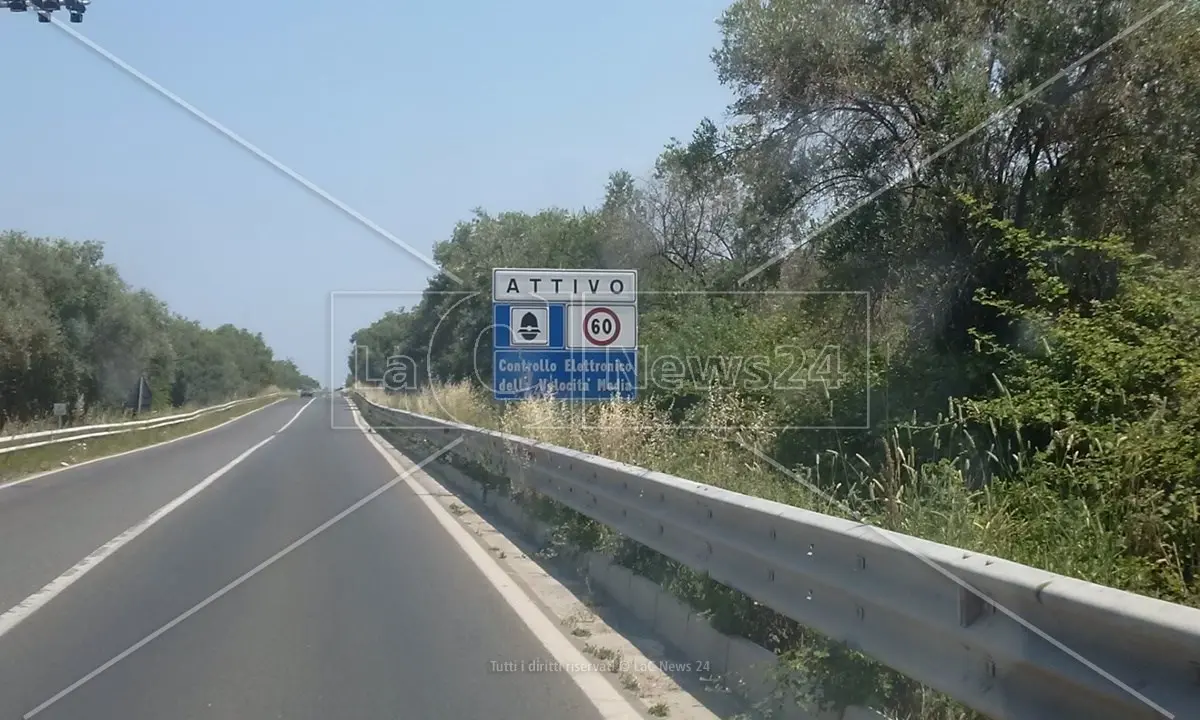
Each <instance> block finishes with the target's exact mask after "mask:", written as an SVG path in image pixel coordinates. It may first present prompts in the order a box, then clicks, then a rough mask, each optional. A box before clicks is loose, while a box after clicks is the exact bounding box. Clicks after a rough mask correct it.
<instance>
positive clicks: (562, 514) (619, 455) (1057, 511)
mask: <svg viewBox="0 0 1200 720" xmlns="http://www.w3.org/2000/svg"><path fill="white" fill-rule="evenodd" d="M359 392H360V393H362V395H363V396H364V397H366V398H367V399H369V400H371V401H373V402H376V403H379V404H382V405H387V406H391V407H396V408H399V409H404V410H408V411H411V412H418V413H421V414H424V415H429V416H435V417H441V418H444V419H450V420H455V421H457V422H463V423H467V424H471V425H476V426H479V427H486V428H490V429H494V430H500V431H503V432H506V433H511V434H514V435H520V436H524V437H529V438H534V439H537V440H541V441H544V442H548V443H553V444H556V445H560V446H563V447H568V448H572V449H576V450H580V451H583V452H588V453H591V454H595V455H599V456H602V457H607V458H610V459H613V460H618V461H622V462H627V463H630V464H634V465H638V466H641V467H645V468H649V469H653V470H658V471H660V472H665V473H669V474H672V475H676V476H679V477H683V478H687V479H690V480H695V481H698V482H703V483H706V484H709V485H714V486H717V487H721V488H724V489H728V490H732V491H735V492H739V493H743V494H746V495H752V496H756V497H762V498H766V499H770V500H774V501H777V502H781V503H786V504H789V505H793V506H797V507H803V508H806V509H810V510H814V511H817V512H821V513H825V514H828V515H833V516H839V517H845V518H851V519H856V520H864V521H867V522H870V523H871V524H874V525H876V526H879V527H883V528H886V529H889V530H894V531H897V532H901V533H905V534H907V535H912V536H916V537H920V538H924V539H927V540H932V541H935V542H939V543H944V544H946V545H952V546H955V547H961V548H964V549H968V550H972V551H975V552H980V553H986V554H989V555H994V556H998V557H1002V558H1005V559H1008V560H1012V561H1014V562H1019V563H1023V564H1026V565H1030V566H1033V567H1038V568H1042V569H1045V570H1048V571H1051V572H1055V573H1059V574H1062V575H1067V576H1071V577H1076V578H1080V579H1083V580H1088V581H1091V582H1095V583H1099V584H1103V585H1107V586H1110V587H1116V588H1119V589H1123V590H1127V591H1130V592H1137V593H1140V594H1144V595H1149V596H1152V597H1160V598H1162V599H1166V600H1170V601H1173V602H1182V603H1184V604H1189V605H1193V606H1196V605H1200V603H1198V602H1197V601H1198V600H1200V599H1198V598H1196V597H1195V595H1188V594H1186V593H1184V594H1182V595H1181V594H1178V593H1169V592H1164V590H1163V587H1162V585H1161V584H1160V583H1158V582H1156V580H1155V576H1154V573H1153V572H1152V570H1153V569H1154V568H1152V567H1151V566H1152V565H1154V564H1156V561H1155V560H1153V559H1151V558H1146V557H1137V556H1132V555H1131V554H1130V553H1129V551H1128V549H1127V545H1126V543H1125V542H1124V540H1125V536H1124V533H1125V531H1126V528H1123V527H1112V526H1109V525H1106V524H1105V523H1103V522H1101V521H1100V520H1099V519H1098V517H1099V513H1097V512H1095V506H1094V504H1093V505H1089V504H1088V503H1086V502H1084V501H1082V500H1078V499H1072V498H1069V497H1066V498H1064V497H1061V496H1059V495H1057V494H1054V493H1050V492H1046V491H1042V490H1039V489H1038V488H1037V487H1022V486H1014V485H1012V484H998V485H996V486H990V485H985V486H984V487H983V488H982V489H971V488H972V482H971V479H972V471H973V467H972V458H971V457H970V456H969V454H966V453H964V454H963V455H962V456H959V457H950V458H947V457H945V456H943V457H940V458H938V459H936V460H929V461H924V460H923V459H922V457H921V455H922V451H920V450H918V449H917V448H919V447H923V444H922V443H921V441H920V438H919V437H917V435H916V434H915V433H914V434H906V433H902V432H901V431H900V430H894V431H892V434H891V436H890V437H886V438H883V439H882V442H883V443H884V445H885V446H886V448H887V453H886V457H887V459H886V461H884V462H883V463H881V464H880V465H879V466H871V465H870V464H869V463H868V462H867V461H866V460H865V459H864V458H862V457H861V456H858V455H854V456H851V457H846V456H845V455H844V454H842V453H839V452H838V451H835V450H830V451H827V452H825V453H821V454H819V455H817V456H816V457H814V459H813V461H812V464H811V465H810V466H808V467H797V468H792V470H793V471H794V472H796V473H797V474H798V475H799V476H800V477H802V478H806V479H809V480H813V482H814V484H815V485H816V486H817V487H820V489H821V492H820V493H816V492H813V491H811V490H810V489H808V488H807V487H805V485H804V484H802V483H801V482H798V481H797V480H796V479H794V478H792V477H789V476H788V475H787V474H785V473H782V472H780V471H778V470H777V469H775V468H772V467H770V466H769V465H767V464H765V463H763V462H761V461H760V460H759V459H758V458H756V457H755V456H754V455H753V453H751V452H748V451H747V450H746V449H745V448H744V447H743V446H742V445H743V444H744V445H745V446H749V447H751V448H754V449H757V450H759V451H761V452H763V453H765V454H767V455H770V454H771V451H772V443H773V441H774V440H775V439H776V438H775V435H774V433H773V431H771V430H770V429H769V428H770V426H771V422H770V420H769V418H768V416H767V415H766V413H765V412H763V411H761V410H760V409H758V408H757V407H755V406H753V405H751V404H747V403H746V402H745V401H743V400H742V399H739V398H737V397H735V396H732V395H725V394H722V393H720V392H716V391H714V392H713V393H712V395H711V397H710V398H709V401H708V402H707V404H706V405H705V406H703V407H702V408H700V409H698V410H696V411H695V412H694V415H693V417H691V418H689V422H688V424H689V425H691V426H692V427H695V426H697V425H710V426H716V427H726V428H729V427H736V428H737V430H735V431H727V432H710V431H697V430H689V429H684V428H680V427H679V426H678V425H675V424H672V423H671V422H670V420H669V418H667V417H666V416H665V415H664V414H662V413H659V412H657V411H655V410H654V409H653V408H651V407H650V406H648V405H646V404H643V403H636V402H633V403H629V402H625V403H620V402H618V403H597V404H593V405H589V406H587V407H585V408H582V409H581V408H580V407H579V406H577V405H576V406H569V405H568V404H567V403H564V402H560V401H554V400H552V399H539V400H527V401H522V402H519V403H512V404H509V405H507V406H505V407H503V408H502V407H500V406H499V405H498V404H497V403H495V402H494V401H493V400H492V399H491V397H490V396H487V395H485V394H483V393H482V392H480V391H479V390H478V389H475V388H472V387H471V386H470V385H468V384H466V383H461V384H454V385H446V386H437V387H433V388H430V389H428V390H426V391H425V392H423V393H420V394H407V395H401V394H391V395H389V394H385V393H383V392H381V391H379V390H375V389H372V388H366V389H359ZM831 478H833V480H830V479H831ZM831 482H833V483H837V484H836V485H833V486H831V484H830V483H831ZM512 492H514V493H516V494H520V492H521V490H520V488H514V489H513V490H512ZM834 498H836V499H834ZM533 504H534V506H535V507H537V508H540V510H541V512H540V513H539V514H541V515H542V516H543V520H546V521H548V522H550V523H551V524H552V525H554V526H556V528H557V530H558V532H559V534H560V536H561V540H563V541H564V542H569V543H570V544H572V545H574V546H576V547H580V548H582V549H585V550H592V549H594V550H602V551H607V552H612V553H614V554H615V555H616V557H617V559H618V561H619V562H621V563H622V564H624V565H625V566H626V567H630V568H631V569H632V570H634V571H636V572H639V573H641V574H644V575H646V576H647V577H649V578H650V579H652V580H655V581H656V582H659V583H661V584H662V585H663V586H664V587H666V588H667V589H668V590H670V591H672V592H674V593H675V594H677V595H678V596H680V597H681V598H682V599H684V600H686V601H688V602H690V603H691V604H692V605H693V607H695V608H696V609H697V610H699V611H702V612H707V613H709V614H710V616H711V619H712V621H713V623H714V626H715V627H716V628H717V629H718V630H721V631H723V632H728V633H731V634H738V635H741V636H743V637H747V638H749V639H750V640H753V641H755V642H758V643H759V644H761V645H763V646H764V647H767V648H769V649H771V650H773V651H775V652H777V653H778V654H779V656H780V657H781V659H782V661H783V663H784V667H785V668H786V671H785V676H784V677H783V678H782V679H783V680H784V682H786V683H787V684H788V685H789V686H791V687H792V688H793V690H794V691H796V692H797V694H798V697H801V698H803V699H804V700H805V701H807V702H810V703H815V704H819V705H822V706H825V707H845V706H847V705H857V704H861V705H869V706H871V707H873V708H875V709H876V710H878V711H880V712H883V713H885V714H886V715H887V716H888V717H891V718H897V719H898V720H900V719H904V720H968V719H974V718H981V717H982V716H981V715H978V714H977V713H974V712H973V711H971V710H969V709H967V708H965V707H963V706H962V705H961V704H959V703H958V702H956V701H954V700H953V699H952V698H949V697H947V696H945V695H943V694H941V693H938V692H936V691H934V690H931V689H929V688H927V687H924V686H922V685H920V684H919V683H916V682H914V681H912V680H911V679H910V678H907V677H905V676H903V675H901V674H899V673H897V672H895V671H893V670H891V669H889V668H886V667H885V666H883V665H881V664H879V663H877V662H875V661H873V660H871V659H870V658H868V657H866V656H864V655H862V654H860V653H857V652H854V651H852V650H850V649H849V648H846V647H845V646H844V645H841V644H838V643H834V642H831V641H829V640H828V639H826V638H824V636H821V635H819V634H818V633H815V632H813V631H812V630H809V629H807V628H803V627H801V626H799V625H798V624H796V623H794V622H792V621H790V620H788V619H787V618H783V617H782V616H779V615H778V614H776V613H774V612H772V611H770V610H768V609H766V608H763V607H762V606H760V605H758V604H757V603H754V602H753V601H751V600H750V599H749V598H747V597H746V596H744V595H742V594H741V593H738V592H736V591H734V590H732V589H730V588H726V587H724V586H719V585H717V584H716V583H714V582H712V581H710V580H708V579H707V578H704V577H700V576H698V575H697V574H696V573H693V572H692V571H690V570H689V569H688V568H686V567H683V566H681V565H679V564H678V563H675V562H673V561H670V560H668V559H666V558H664V557H663V556H661V555H659V554H658V553H655V552H653V551H650V550H649V549H648V548H645V547H644V546H641V545H637V544H636V543H632V542H631V541H628V540H627V539H625V538H622V537H620V536H619V535H618V534H616V533H614V532H613V531H611V530H610V529H608V528H606V527H604V526H602V525H599V524H597V523H594V522H592V521H590V520H587V519H586V518H582V516H579V515H578V514H576V513H573V512H572V511H570V510H568V509H566V508H561V507H557V506H556V507H551V508H550V509H549V511H548V512H547V507H549V506H552V505H553V504H552V503H550V502H549V501H548V500H546V499H545V498H538V499H534V502H533ZM1158 564H1160V565H1161V563H1158Z"/></svg>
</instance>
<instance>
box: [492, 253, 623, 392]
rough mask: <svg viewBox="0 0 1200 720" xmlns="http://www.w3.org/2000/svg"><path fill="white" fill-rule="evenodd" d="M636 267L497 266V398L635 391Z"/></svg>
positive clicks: (494, 388)
mask: <svg viewBox="0 0 1200 720" xmlns="http://www.w3.org/2000/svg"><path fill="white" fill-rule="evenodd" d="M637 290H638V288H637V271H636V270H556V269H519V268H496V269H495V270H493V271H492V311H493V326H494V328H495V343H494V352H493V355H492V361H493V362H492V378H493V379H492V393H493V395H494V396H495V398H496V399H497V400H519V399H521V398H525V397H530V396H541V397H545V396H553V397H555V398H558V399H560V400H612V399H615V398H622V399H633V398H635V397H637V331H638V306H637V303H638V292H637Z"/></svg>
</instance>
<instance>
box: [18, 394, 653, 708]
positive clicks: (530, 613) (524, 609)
mask: <svg viewBox="0 0 1200 720" xmlns="http://www.w3.org/2000/svg"><path fill="white" fill-rule="evenodd" d="M347 402H348V401H347ZM351 413H352V416H353V417H354V423H355V425H357V426H358V429H359V430H361V431H362V432H363V434H364V435H366V438H367V439H368V440H370V441H371V445H372V446H373V447H374V448H375V449H376V450H378V451H379V454H380V455H382V456H383V458H384V460H387V462H388V464H389V465H391V466H392V468H393V469H395V470H396V472H398V473H407V474H408V477H407V478H405V481H404V482H405V483H406V484H407V485H408V486H409V488H410V489H411V490H412V491H413V493H414V494H415V495H416V496H417V497H418V498H420V499H421V502H422V503H424V504H425V507H426V508H428V510H429V512H430V513H432V514H433V516H434V518H436V519H437V521H438V524H440V525H441V526H442V529H443V530H445V531H446V532H447V533H448V534H449V535H450V537H451V538H453V539H454V542H456V543H457V544H458V546H459V547H460V548H461V549H462V551H463V552H464V553H466V554H467V557H468V558H470V559H471V562H473V563H474V564H475V567H477V568H479V571H480V572H481V573H483V576H484V577H485V578H487V580H488V582H490V583H491V584H492V587H494V588H496V590H497V591H498V592H499V593H500V595H501V597H503V598H504V600H505V602H507V603H508V606H509V607H511V608H512V609H513V611H514V612H516V614H517V616H518V617H519V618H521V621H522V622H524V623H525V627H527V628H529V631H530V632H531V633H533V635H534V637H536V638H537V639H538V640H539V641H540V642H541V643H542V646H543V647H545V648H546V650H548V651H549V652H550V654H551V655H553V656H554V659H555V660H556V661H558V663H559V664H560V665H561V666H562V667H564V668H577V670H574V671H572V672H568V674H569V675H570V676H571V679H572V680H574V681H575V684H576V685H577V686H579V689H580V690H582V691H583V694H584V695H585V696H586V697H587V698H588V700H590V701H591V703H592V704H593V705H594V706H595V707H596V709H597V710H599V711H600V716H601V717H603V718H606V720H643V717H644V716H643V715H642V714H641V713H639V712H638V711H637V710H636V709H634V707H633V705H632V704H630V702H629V701H628V700H626V699H625V697H624V696H623V695H621V693H620V692H618V691H617V689H616V688H615V687H613V685H611V684H610V683H609V682H608V680H606V679H605V678H604V674H603V673H597V672H589V671H588V668H591V667H594V665H595V663H593V662H590V661H589V660H588V659H587V658H586V657H584V655H583V653H582V652H580V651H579V649H578V648H576V647H575V645H574V644H573V643H572V642H571V641H570V640H568V639H567V637H566V635H563V633H562V631H561V630H560V629H559V627H558V625H556V624H555V623H554V622H553V621H552V620H551V619H550V618H548V617H546V614H545V613H544V612H542V610H541V608H540V607H538V605H537V603H535V602H534V601H533V600H532V599H531V598H530V597H529V594H528V593H527V592H526V591H525V589H524V588H522V587H521V586H520V585H519V584H517V582H516V581H515V580H514V579H513V578H512V577H511V576H510V575H509V574H508V573H507V572H505V570H504V568H502V567H501V566H500V564H499V563H498V562H496V559H495V558H493V557H492V556H491V555H489V554H488V553H487V551H485V550H484V549H483V547H482V546H480V544H479V543H477V542H475V539H474V538H472V537H471V534H470V533H469V532H468V531H467V529H466V528H464V527H463V526H462V525H461V524H459V522H458V520H457V519H455V518H454V516H453V515H451V514H450V512H449V511H447V510H446V509H445V508H444V507H442V505H441V504H440V503H439V502H438V501H437V500H436V499H434V498H433V497H431V496H430V495H429V492H428V491H427V490H426V489H425V488H424V487H423V486H422V485H421V483H420V481H419V480H417V478H415V477H412V476H413V475H414V474H415V473H416V471H418V470H420V469H421V468H422V467H423V466H424V465H425V464H426V463H428V462H429V460H428V459H426V460H423V461H422V462H421V463H419V464H417V465H415V466H414V467H413V468H411V469H410V470H407V471H405V470H404V467H403V466H402V465H401V464H400V463H399V462H398V461H397V460H396V458H395V457H393V455H392V453H391V452H389V447H388V446H386V445H384V444H383V441H382V440H380V439H379V437H377V436H376V435H373V434H371V433H370V432H368V430H369V428H368V427H366V426H365V424H364V422H363V420H362V419H361V418H360V415H359V412H358V408H356V407H354V406H353V405H352V404H351ZM459 442H462V437H459V439H458V440H457V441H455V443H454V444H458V443H459ZM450 447H453V445H451V446H448V447H446V448H443V449H442V450H440V451H439V452H438V454H439V455H441V454H442V453H444V452H446V451H447V450H449V449H450ZM26 717H28V716H26Z"/></svg>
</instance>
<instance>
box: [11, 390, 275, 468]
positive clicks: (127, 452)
mask: <svg viewBox="0 0 1200 720" xmlns="http://www.w3.org/2000/svg"><path fill="white" fill-rule="evenodd" d="M287 399H288V398H279V399H278V400H276V401H275V402H271V403H267V404H266V405H263V406H262V407H258V408H254V409H253V410H251V411H250V412H248V413H244V414H242V415H238V416H237V417H235V418H230V419H228V420H226V421H225V422H223V423H221V424H220V425H213V426H212V427H210V428H204V429H203V430H197V431H196V432H194V433H191V434H188V435H180V436H179V437H177V438H171V439H170V440H163V441H162V442H160V443H154V444H153V445H146V446H145V447H138V448H134V449H132V450H125V451H123V452H119V453H117V454H115V455H105V456H104V457H98V458H92V459H91V460H84V461H83V462H81V463H75V464H74V465H68V466H67V467H60V468H54V469H53V470H47V471H45V472H40V473H35V474H33V475H30V476H29V477H25V478H21V479H20V480H13V481H12V482H7V483H0V490H3V489H5V488H10V487H16V486H17V485H24V484H25V483H27V482H33V481H34V480H40V479H41V478H44V477H46V476H47V475H54V474H55V473H60V472H65V471H67V470H74V469H75V468H80V467H83V466H84V465H91V464H92V463H98V462H103V461H105V460H115V459H116V458H119V457H125V456H126V455H132V454H134V453H139V452H142V451H143V450H151V449H153V448H156V447H162V446H163V445H170V444H171V443H174V442H179V441H180V440H187V439H188V438H194V437H198V436H200V435H203V434H204V433H208V432H212V431H213V430H220V429H221V428H223V427H225V426H226V425H228V424H230V423H235V422H237V421H238V420H241V419H242V418H247V417H250V416H251V415H253V414H254V413H256V412H258V411H260V410H266V409H267V408H269V407H272V406H274V405H278V404H279V403H281V402H283V401H284V400H287Z"/></svg>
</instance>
